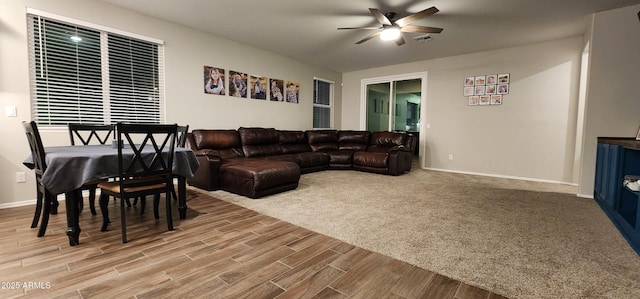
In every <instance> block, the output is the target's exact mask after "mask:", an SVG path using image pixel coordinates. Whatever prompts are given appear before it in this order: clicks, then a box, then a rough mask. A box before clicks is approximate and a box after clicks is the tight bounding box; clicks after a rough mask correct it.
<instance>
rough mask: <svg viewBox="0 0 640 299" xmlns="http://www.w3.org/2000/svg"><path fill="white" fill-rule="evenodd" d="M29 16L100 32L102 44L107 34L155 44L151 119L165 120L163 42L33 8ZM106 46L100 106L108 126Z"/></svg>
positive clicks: (33, 103)
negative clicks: (155, 108)
mask: <svg viewBox="0 0 640 299" xmlns="http://www.w3.org/2000/svg"><path fill="white" fill-rule="evenodd" d="M29 15H33V17H42V18H46V19H49V20H52V21H55V22H59V23H68V24H70V25H73V26H76V27H84V28H86V29H89V30H93V31H97V32H100V36H101V38H100V39H101V43H103V42H104V41H106V39H107V35H108V34H116V35H120V36H123V37H126V38H131V39H136V40H140V41H143V42H148V43H153V44H156V45H157V46H158V49H157V52H158V54H157V55H158V56H157V63H158V78H157V79H158V96H159V98H158V100H159V101H158V105H159V111H158V115H156V114H153V117H157V120H158V123H164V122H165V120H166V101H165V90H164V86H165V82H164V78H165V74H164V71H165V70H164V64H165V63H164V41H162V40H159V39H156V38H152V37H148V36H144V35H140V34H136V33H131V32H127V31H123V30H119V29H114V28H110V27H106V26H102V25H98V24H93V23H90V22H86V21H81V20H77V19H73V18H69V17H65V16H60V15H56V14H52V13H49V12H45V11H40V10H37V9H33V8H27V19H28V20H29V19H30V17H29ZM29 26H31V24H29ZM31 38H32V36H31V35H30V36H29V44H30V45H31V43H32V41H31ZM105 45H106V44H103V46H102V47H101V48H102V51H101V61H102V65H103V67H102V78H103V79H102V82H103V84H102V105H103V113H104V123H106V124H109V123H111V122H112V120H111V111H110V104H109V103H110V101H111V95H110V86H109V79H108V78H109V67H108V66H105V65H107V64H108V58H107V57H108V56H107V55H106V54H107V53H108V47H107V46H105ZM29 51H30V76H31V91H32V92H31V109H32V117H33V118H34V120H36V121H37V119H35V118H36V117H37V116H36V114H35V110H33V109H36V106H37V101H38V99H37V97H36V94H35V90H36V85H35V79H34V78H35V64H34V63H33V61H32V60H33V59H34V58H33V57H32V55H33V49H31V47H30V49H29ZM131 122H135V120H131ZM60 126H61V125H47V124H44V125H42V127H44V128H46V127H49V128H57V127H60Z"/></svg>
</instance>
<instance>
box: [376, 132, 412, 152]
mask: <svg viewBox="0 0 640 299" xmlns="http://www.w3.org/2000/svg"><path fill="white" fill-rule="evenodd" d="M404 139H405V134H404V133H396V132H374V133H372V134H371V138H369V145H368V146H367V151H368V152H389V151H391V150H397V149H402V148H403V147H404Z"/></svg>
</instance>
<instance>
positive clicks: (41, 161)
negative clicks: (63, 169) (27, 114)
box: [22, 121, 47, 180]
mask: <svg viewBox="0 0 640 299" xmlns="http://www.w3.org/2000/svg"><path fill="white" fill-rule="evenodd" d="M22 126H23V127H24V131H25V133H26V134H27V140H28V141H29V147H30V148H31V157H32V158H33V165H34V168H33V170H34V171H35V173H36V178H37V179H38V180H39V178H40V177H42V173H44V171H45V170H46V169H47V162H46V160H45V156H46V154H45V152H44V146H43V145H42V139H41V138H40V132H39V131H38V125H36V122H34V121H30V122H26V121H23V122H22Z"/></svg>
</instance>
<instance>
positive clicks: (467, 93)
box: [464, 85, 474, 97]
mask: <svg viewBox="0 0 640 299" xmlns="http://www.w3.org/2000/svg"><path fill="white" fill-rule="evenodd" d="M473 91H474V87H473V85H472V86H467V87H465V88H464V96H465V97H468V96H472V95H473Z"/></svg>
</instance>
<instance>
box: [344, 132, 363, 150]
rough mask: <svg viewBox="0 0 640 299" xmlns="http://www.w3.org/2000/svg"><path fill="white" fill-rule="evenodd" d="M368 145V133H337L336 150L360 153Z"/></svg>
mask: <svg viewBox="0 0 640 299" xmlns="http://www.w3.org/2000/svg"><path fill="white" fill-rule="evenodd" d="M368 143H369V132H368V131H339V132H338V149H339V150H352V151H362V150H365V149H367V145H368Z"/></svg>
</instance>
